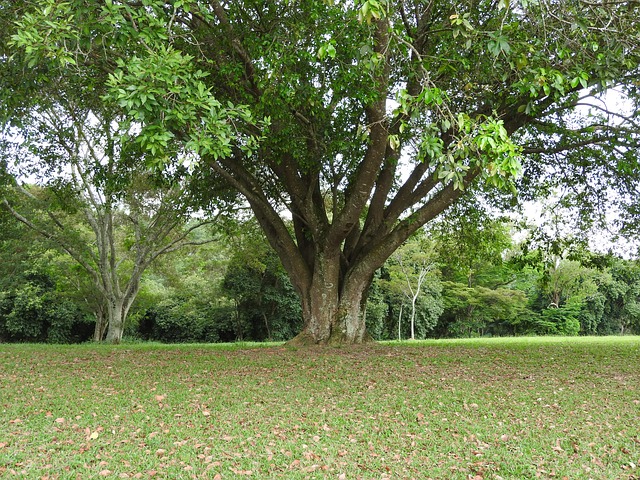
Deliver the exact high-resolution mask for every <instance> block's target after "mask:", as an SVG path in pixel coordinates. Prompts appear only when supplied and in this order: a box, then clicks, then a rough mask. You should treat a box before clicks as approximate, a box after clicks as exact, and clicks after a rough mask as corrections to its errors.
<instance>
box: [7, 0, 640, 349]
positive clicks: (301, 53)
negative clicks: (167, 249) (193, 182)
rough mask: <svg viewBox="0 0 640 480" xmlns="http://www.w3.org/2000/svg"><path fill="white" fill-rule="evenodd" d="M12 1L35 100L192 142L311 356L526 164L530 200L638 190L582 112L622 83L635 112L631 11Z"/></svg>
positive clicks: (343, 334)
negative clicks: (236, 205) (72, 84)
mask: <svg viewBox="0 0 640 480" xmlns="http://www.w3.org/2000/svg"><path fill="white" fill-rule="evenodd" d="M9 3H10V5H8V4H7V3H6V1H5V2H4V5H5V6H4V10H5V12H8V14H9V18H11V19H12V23H11V25H9V26H8V27H7V29H6V30H7V31H9V32H13V36H12V37H11V38H12V40H11V47H12V48H13V49H15V50H16V52H17V53H15V55H14V56H13V57H12V61H13V62H19V61H21V60H23V61H24V62H25V63H26V64H27V65H31V66H32V67H36V69H38V66H41V65H46V71H45V72H42V71H41V72H40V73H41V75H40V76H36V75H33V74H31V73H30V72H26V73H24V72H25V71H24V70H23V75H27V76H29V77H30V79H31V81H33V83H34V84H37V83H38V82H43V81H44V82H46V81H47V79H48V78H50V76H51V74H50V72H51V69H58V70H63V71H64V72H65V74H67V75H69V76H74V77H75V78H80V79H83V78H84V79H88V80H90V83H91V85H92V88H94V89H95V90H96V91H99V92H100V95H101V96H100V99H101V101H103V102H112V103H114V104H117V105H118V106H119V107H120V108H122V110H123V111H124V112H125V113H126V114H127V115H128V116H129V118H130V119H131V120H132V121H135V122H136V124H137V125H138V126H139V135H138V141H139V143H140V144H141V145H142V146H143V148H147V149H154V150H155V151H162V148H163V144H162V141H163V140H166V139H167V138H170V139H177V140H180V141H181V142H183V143H184V145H185V148H188V149H191V150H192V151H193V152H194V153H197V155H198V157H199V159H200V161H199V168H202V169H210V170H212V171H213V172H215V173H216V174H217V175H218V176H219V177H221V178H223V179H225V180H226V181H227V182H228V183H229V184H230V185H232V186H233V187H234V188H235V189H237V190H238V191H239V192H241V193H242V194H243V195H244V197H245V198H246V200H247V201H248V203H249V204H250V206H251V208H252V209H253V211H254V213H255V215H256V218H257V219H258V221H259V223H260V225H261V227H262V228H263V230H264V232H265V234H266V236H267V238H268V240H269V242H270V243H271V245H272V246H273V248H274V249H275V250H276V252H277V253H278V255H279V256H280V258H281V260H282V262H283V264H284V267H285V269H286V270H287V272H288V273H289V275H290V277H291V281H292V283H293V285H294V287H295V288H296V290H297V292H298V293H299V295H300V298H301V303H302V312H303V317H304V327H303V331H302V333H301V334H300V336H299V337H298V339H299V340H300V341H301V342H313V343H330V342H349V343H357V342H362V341H364V340H366V339H367V338H368V335H367V333H366V331H365V322H364V318H363V314H362V313H363V308H362V306H363V305H364V303H365V300H366V295H367V290H368V287H369V285H370V283H371V280H372V278H373V274H374V272H375V271H376V269H378V268H379V267H380V266H381V265H382V264H383V263H384V261H385V260H386V259H387V258H388V257H389V256H390V255H391V254H392V253H393V252H394V251H395V250H396V249H397V248H398V247H399V246H400V245H401V244H402V243H403V242H404V241H405V240H406V239H407V238H408V237H409V236H410V235H411V234H413V233H414V232H415V231H416V230H417V229H419V228H421V227H422V226H423V225H425V224H426V223H427V222H429V221H431V220H432V219H433V218H435V217H436V216H437V215H439V214H440V213H441V212H442V211H444V210H445V209H446V208H447V207H448V206H450V205H452V204H453V203H454V202H456V201H458V200H459V198H460V197H461V195H462V194H463V192H464V190H465V189H466V188H467V187H468V186H469V185H471V184H473V183H483V184H487V185H489V186H494V187H509V186H510V184H511V180H512V178H513V177H514V176H515V175H517V174H518V173H519V172H520V170H521V165H522V166H524V172H525V175H526V176H525V178H524V181H523V182H521V183H522V186H523V187H524V188H527V189H529V190H535V188H534V187H536V186H537V185H538V184H537V179H538V177H541V176H542V175H543V174H546V172H548V171H550V170H549V168H550V166H552V167H553V173H554V177H552V179H553V180H555V179H557V178H562V179H563V180H567V181H570V182H572V185H584V184H585V180H587V179H588V180H590V183H589V188H590V189H589V190H588V191H589V192H593V191H595V190H594V189H598V188H599V189H600V190H604V189H606V188H609V187H608V185H609V184H610V181H611V180H616V179H621V181H619V182H616V186H619V187H621V188H631V187H632V186H634V185H635V181H636V178H635V173H636V172H637V171H636V170H635V168H636V167H637V165H636V164H637V161H636V160H637V159H636V157H634V156H633V155H632V151H631V146H632V145H637V131H638V129H637V124H636V123H635V121H634V120H633V118H631V117H625V118H622V117H621V118H620V119H619V121H617V122H608V123H607V122H606V121H603V119H602V118H598V116H597V115H595V116H591V117H588V118H587V117H585V118H578V117H576V116H575V115H573V112H575V109H576V105H577V104H579V103H581V100H580V99H581V98H584V97H585V96H587V95H589V94H597V93H599V92H601V91H603V90H604V89H607V88H611V87H614V86H616V85H619V86H621V87H622V88H623V89H625V93H626V94H628V95H629V96H630V97H631V98H632V99H633V101H636V100H635V99H636V98H637V94H638V86H637V82H638V78H639V77H638V74H639V72H638V65H639V64H640V48H639V47H640V38H639V37H640V33H639V32H640V28H639V27H640V25H639V20H638V18H640V15H638V14H639V13H640V4H639V3H638V2H637V1H617V2H607V1H599V0H596V1H587V0H568V1H562V2H559V1H557V0H520V1H511V2H509V1H508V0H496V1H485V0H460V1H454V2H445V1H440V0H430V1H420V0H402V1H397V2H390V1H387V0H358V1H349V2H334V1H332V0H324V1H319V0H297V1H290V0H288V1H272V2H258V1H254V0H234V1H224V0H209V1H203V0H142V1H140V0H129V1H127V0H100V1H94V0H91V1H89V0H68V1H66V2H57V1H54V0H31V1H29V2H27V6H26V7H24V9H21V6H20V5H21V4H22V2H9ZM13 19H17V22H15V21H13ZM10 34H11V33H10ZM5 63H9V62H8V61H7V59H5ZM87 71H90V72H98V73H94V74H93V75H91V76H88V75H87V74H86V72H87ZM96 79H98V80H96ZM611 113H612V112H607V114H611ZM604 120H606V119H604ZM578 148H581V149H583V151H588V152H589V155H590V157H586V156H585V155H577V154H572V152H575V151H576V149H578ZM604 159H606V161H604ZM593 179H603V181H598V182H595V181H592V180H593ZM604 179H606V182H605V181H604ZM585 192H587V190H585ZM587 197H588V196H587V195H586V194H585V198H587ZM588 198H592V197H588ZM291 225H292V228H290V226H291Z"/></svg>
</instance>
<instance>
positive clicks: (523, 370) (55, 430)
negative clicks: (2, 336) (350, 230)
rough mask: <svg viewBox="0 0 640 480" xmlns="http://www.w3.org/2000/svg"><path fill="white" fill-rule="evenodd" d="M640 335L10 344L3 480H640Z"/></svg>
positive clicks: (2, 426) (3, 392)
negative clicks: (312, 345)
mask: <svg viewBox="0 0 640 480" xmlns="http://www.w3.org/2000/svg"><path fill="white" fill-rule="evenodd" d="M639 367H640V338H639V337H628V338H604V339H593V338H580V339H559V338H553V339H530V338H525V339H509V340H482V341H432V342H424V343H423V342H420V343H418V342H416V343H411V344H400V345H398V344H385V345H370V346H367V347H358V348H328V349H308V350H292V349H287V348H286V347H283V346H280V345H272V346H270V347H268V348H249V347H248V346H245V347H243V348H237V347H235V348H233V347H219V346H206V345H197V346H161V345H144V344H141V345H121V346H118V347H110V346H105V345H99V346H94V345H81V346H47V345H0V477H3V478H4V477H7V478H13V477H23V478H34V479H36V478H42V479H54V478H61V479H62V478H64V479H67V478H70V479H75V478H79V479H85V478H99V477H100V476H104V477H106V478H149V477H155V478H213V479H227V478H244V477H251V478H260V479H263V478H287V479H298V478H300V479H302V478H311V479H315V478H334V479H382V478H394V479H396V478H398V479H399V478H415V479H428V478H433V479H474V480H479V479H497V480H499V479H528V478H531V479H534V478H543V479H552V478H553V479H563V478H567V479H582V478H584V479H588V478H592V479H594V480H601V479H637V478H638V477H639V476H640V369H639Z"/></svg>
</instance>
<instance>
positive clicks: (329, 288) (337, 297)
mask: <svg viewBox="0 0 640 480" xmlns="http://www.w3.org/2000/svg"><path fill="white" fill-rule="evenodd" d="M368 277H369V276H368V275H362V274H361V275H359V276H354V275H351V276H348V277H346V278H341V274H340V261H339V257H334V258H326V257H325V258H323V257H320V258H319V259H317V261H316V269H315V272H314V275H313V281H312V284H311V286H310V288H308V289H307V290H306V291H303V292H301V301H302V316H303V321H304V326H303V329H302V332H300V334H299V335H298V336H297V337H295V338H294V339H293V340H291V342H290V343H291V344H293V345H314V344H317V345H329V344H341V343H347V344H356V343H363V342H367V341H370V340H371V337H370V336H369V335H368V334H367V331H366V318H365V309H364V305H365V303H366V294H367V290H368V288H369V283H370V282H369V281H368Z"/></svg>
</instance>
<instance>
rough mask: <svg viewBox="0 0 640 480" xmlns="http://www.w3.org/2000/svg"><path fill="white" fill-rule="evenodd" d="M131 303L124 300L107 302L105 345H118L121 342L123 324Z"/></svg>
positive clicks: (114, 299)
mask: <svg viewBox="0 0 640 480" xmlns="http://www.w3.org/2000/svg"><path fill="white" fill-rule="evenodd" d="M132 303H133V302H132V301H127V300H126V299H125V298H112V299H109V301H107V312H108V315H109V327H108V330H107V343H114V344H118V343H120V342H121V341H122V335H123V333H124V323H125V320H126V318H127V314H128V313H129V308H130V307H131V304H132Z"/></svg>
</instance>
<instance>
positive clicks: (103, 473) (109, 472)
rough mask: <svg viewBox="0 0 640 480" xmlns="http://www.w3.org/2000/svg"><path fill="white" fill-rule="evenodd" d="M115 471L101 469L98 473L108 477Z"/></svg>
mask: <svg viewBox="0 0 640 480" xmlns="http://www.w3.org/2000/svg"><path fill="white" fill-rule="evenodd" d="M112 473H113V472H112V471H111V470H106V469H105V470H100V473H98V475H100V476H101V477H108V476H109V475H111V474H112Z"/></svg>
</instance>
